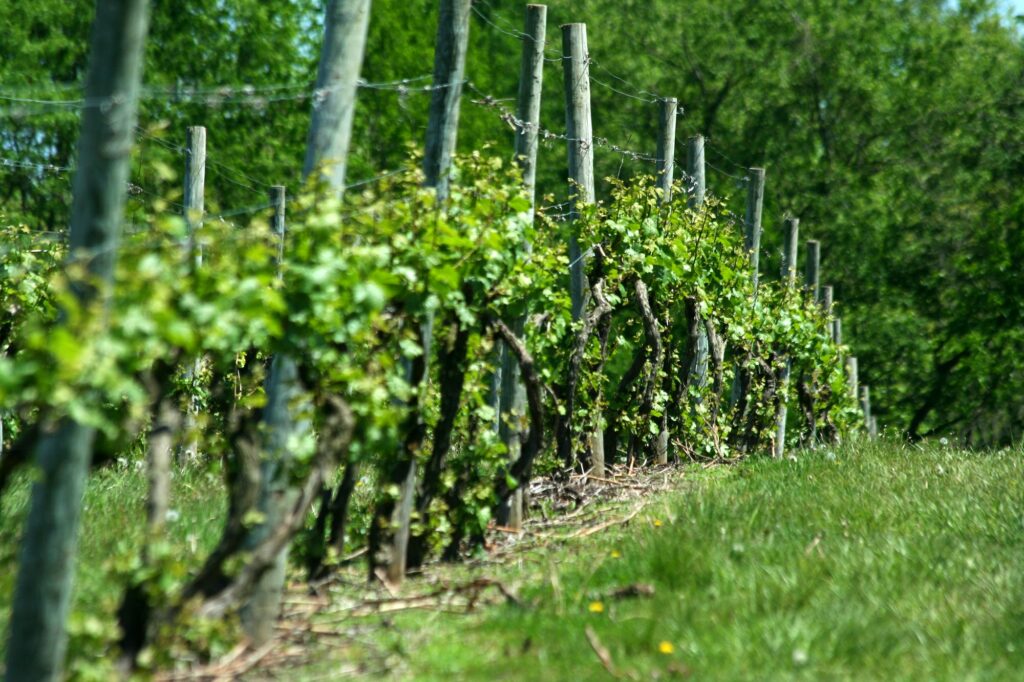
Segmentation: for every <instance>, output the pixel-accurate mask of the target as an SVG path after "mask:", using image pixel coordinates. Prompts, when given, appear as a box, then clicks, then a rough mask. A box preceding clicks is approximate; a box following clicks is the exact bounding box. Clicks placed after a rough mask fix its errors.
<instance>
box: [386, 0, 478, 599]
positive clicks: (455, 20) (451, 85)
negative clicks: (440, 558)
mask: <svg viewBox="0 0 1024 682" xmlns="http://www.w3.org/2000/svg"><path fill="white" fill-rule="evenodd" d="M470 4H471V0H441V5H440V15H439V18H438V25H437V41H436V43H435V48H434V79H433V84H434V90H433V92H432V93H431V99H430V113H429V118H428V121H427V142H426V150H425V153H424V156H423V173H424V175H425V181H424V185H425V186H426V187H431V188H433V189H434V190H435V191H436V192H437V198H438V204H439V205H442V204H443V203H444V202H445V200H446V199H447V198H448V189H449V182H450V173H451V165H452V157H453V156H454V154H455V146H456V142H457V139H458V131H459V105H460V102H461V100H462V84H463V80H464V78H465V70H466V50H467V47H468V45H469V12H470ZM433 328H434V321H433V316H432V315H430V314H428V315H427V316H426V319H425V320H424V323H423V325H422V329H421V338H422V345H423V362H422V363H421V364H422V366H421V367H419V368H418V369H415V368H416V367H417V363H413V362H410V363H407V368H406V376H407V379H408V381H409V383H410V384H411V385H412V386H414V387H417V386H419V385H420V383H421V382H422V381H425V380H426V377H427V374H428V371H429V362H430V355H431V351H432V346H433V343H432V342H433V333H434V332H433ZM411 409H412V410H413V411H414V414H413V415H412V417H411V418H412V419H417V420H420V419H422V414H420V411H421V406H419V405H413V406H411ZM412 431H416V432H419V431H422V429H420V427H419V425H418V424H417V425H415V426H412V427H411V429H410V430H409V432H408V433H407V435H410V434H411V433H412ZM410 446H411V447H412V449H413V450H418V449H419V444H418V443H417V444H412V443H409V442H407V443H406V447H405V451H403V452H402V453H400V454H399V456H398V461H397V463H396V465H395V468H394V470H393V471H392V472H391V475H390V478H391V479H392V480H390V481H388V482H389V483H392V484H395V485H398V489H399V495H398V500H397V501H396V502H384V503H382V504H381V505H380V506H379V508H378V510H377V513H376V514H375V516H376V518H375V520H374V521H373V525H372V527H371V533H370V548H369V550H370V551H369V554H370V567H371V571H375V570H376V566H378V565H379V563H378V562H380V561H382V560H383V562H384V569H385V574H386V577H387V580H388V581H389V582H391V583H392V584H395V585H397V584H398V583H401V582H402V580H403V579H404V578H405V571H406V567H407V563H408V551H409V536H410V530H411V529H410V526H411V523H412V512H413V508H414V504H415V503H416V480H417V476H418V473H417V468H418V467H417V464H416V457H415V454H416V453H415V451H410V450H409V447H410ZM421 502H423V501H422V500H421ZM382 524H386V525H382ZM384 548H387V556H386V557H383V556H378V554H381V550H382V549H384ZM371 577H372V575H371Z"/></svg>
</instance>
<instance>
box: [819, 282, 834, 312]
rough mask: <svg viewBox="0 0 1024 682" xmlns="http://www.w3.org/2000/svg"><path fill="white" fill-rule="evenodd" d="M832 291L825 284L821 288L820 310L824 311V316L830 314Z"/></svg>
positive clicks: (830, 287) (829, 286)
mask: <svg viewBox="0 0 1024 682" xmlns="http://www.w3.org/2000/svg"><path fill="white" fill-rule="evenodd" d="M834 295H835V294H834V291H833V289H832V286H831V285H828V284H826V285H825V286H823V287H822V288H821V308H822V310H824V311H825V315H831V314H832V304H833V297H834Z"/></svg>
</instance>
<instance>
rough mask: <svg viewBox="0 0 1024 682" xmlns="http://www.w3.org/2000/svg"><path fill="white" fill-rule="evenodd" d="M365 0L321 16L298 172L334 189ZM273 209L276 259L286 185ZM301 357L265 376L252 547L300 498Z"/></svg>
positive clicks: (270, 576) (271, 598)
mask: <svg viewBox="0 0 1024 682" xmlns="http://www.w3.org/2000/svg"><path fill="white" fill-rule="evenodd" d="M369 12H370V0H330V1H329V2H328V4H327V7H326V8H325V13H324V39H323V45H322V47H321V50H320V64H319V68H318V70H317V85H316V92H317V95H315V96H314V99H313V112H312V116H311V119H310V129H309V135H308V136H307V146H306V158H305V163H304V169H303V175H304V176H305V177H308V176H309V175H310V174H312V173H313V172H314V171H316V170H317V169H319V172H321V173H322V179H323V180H324V182H326V184H327V186H328V187H329V188H330V189H331V190H332V191H333V192H334V193H336V194H338V195H340V194H341V193H342V192H343V191H344V186H345V162H346V158H347V154H348V148H349V142H350V140H351V132H352V113H353V110H354V108H355V101H356V85H357V82H358V78H359V72H360V69H361V68H362V62H363V51H364V46H365V43H366V31H367V24H368V21H369ZM270 204H271V206H272V207H273V208H274V216H273V219H272V228H273V230H274V233H275V234H276V235H278V262H279V263H280V262H282V261H283V258H284V241H285V188H284V187H282V186H275V187H273V188H271V190H270ZM299 361H300V359H299V358H293V357H290V356H287V355H275V356H274V358H273V360H272V361H271V366H270V373H269V375H268V377H267V380H266V387H265V388H266V396H267V397H266V405H265V406H264V408H263V417H262V422H263V426H264V431H265V434H266V436H265V443H264V446H265V452H266V456H265V459H264V461H263V463H262V466H261V472H262V476H261V482H260V492H259V509H260V511H261V512H263V514H264V519H263V522H262V523H260V524H258V525H257V526H255V527H253V528H252V529H251V531H250V533H249V534H248V536H247V537H246V540H245V542H246V546H247V547H249V548H255V547H257V546H258V545H259V544H260V543H261V542H263V541H264V540H265V539H266V538H267V536H268V534H269V533H270V532H271V531H272V530H273V529H274V528H275V527H276V526H277V525H279V522H280V520H281V518H282V517H283V516H284V514H286V513H287V510H288V508H289V507H290V506H291V505H293V504H294V501H295V500H296V499H297V498H298V494H299V490H298V488H297V487H296V482H295V481H294V480H293V476H292V473H293V472H292V465H293V463H294V461H295V459H296V454H297V453H296V452H295V447H296V444H301V445H300V447H309V446H311V444H312V431H313V429H312V425H311V424H310V423H309V421H308V418H307V417H306V416H305V415H304V414H303V413H304V412H305V411H308V410H309V409H310V406H309V404H308V402H306V401H302V400H301V395H302V393H303V386H302V382H301V380H300V379H299V364H298V363H299ZM287 556H288V548H287V546H286V547H285V549H283V550H282V551H281V552H280V553H279V554H278V556H277V557H276V558H275V561H274V564H273V566H272V567H271V568H270V570H268V571H267V572H266V573H264V574H263V575H262V576H260V578H259V580H258V581H257V583H256V585H255V586H254V588H253V592H252V595H251V596H250V598H249V599H248V601H247V602H246V603H245V605H244V606H243V608H242V611H241V619H242V625H243V627H244V629H245V631H246V634H247V635H248V636H249V638H250V639H251V640H252V643H253V644H254V645H256V646H260V645H261V644H262V643H265V642H267V641H268V640H269V639H270V638H271V637H272V636H273V634H274V625H275V623H276V620H277V616H278V613H279V611H280V607H281V596H282V593H283V590H284V578H285V567H286V564H287Z"/></svg>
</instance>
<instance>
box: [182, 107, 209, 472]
mask: <svg viewBox="0 0 1024 682" xmlns="http://www.w3.org/2000/svg"><path fill="white" fill-rule="evenodd" d="M205 193H206V128H205V127H203V126H189V127H188V128H186V129H185V191H184V197H183V200H182V201H183V207H182V213H183V215H184V218H185V224H186V225H187V226H188V237H189V249H190V250H191V252H192V258H193V259H194V261H195V266H196V267H197V268H198V267H200V266H201V265H202V264H203V247H202V245H201V244H199V243H198V242H197V241H196V236H195V235H196V231H197V230H198V229H199V228H200V227H202V224H203V215H204V211H205ZM200 369H201V360H199V359H196V360H194V361H193V362H192V364H191V366H189V367H188V368H187V369H186V370H185V374H186V379H187V381H189V382H190V383H191V382H192V381H194V379H195V376H196V375H197V374H198V373H199V371H200ZM198 412H199V408H198V406H197V405H196V401H195V399H194V398H190V399H189V406H188V409H187V410H186V412H185V420H184V422H185V423H184V430H185V433H186V435H187V438H188V440H187V442H186V443H185V445H184V447H183V448H181V450H180V451H179V453H178V456H179V459H178V465H179V466H184V465H185V464H186V463H188V462H191V461H194V460H195V459H196V457H198V456H199V441H198V440H197V439H196V438H195V429H196V414H198Z"/></svg>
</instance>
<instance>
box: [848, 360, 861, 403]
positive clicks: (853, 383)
mask: <svg viewBox="0 0 1024 682" xmlns="http://www.w3.org/2000/svg"><path fill="white" fill-rule="evenodd" d="M846 376H847V379H848V380H849V382H850V397H851V398H853V399H854V400H857V391H858V390H859V386H858V383H857V381H858V377H857V356H855V355H851V356H850V357H848V358H846Z"/></svg>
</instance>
